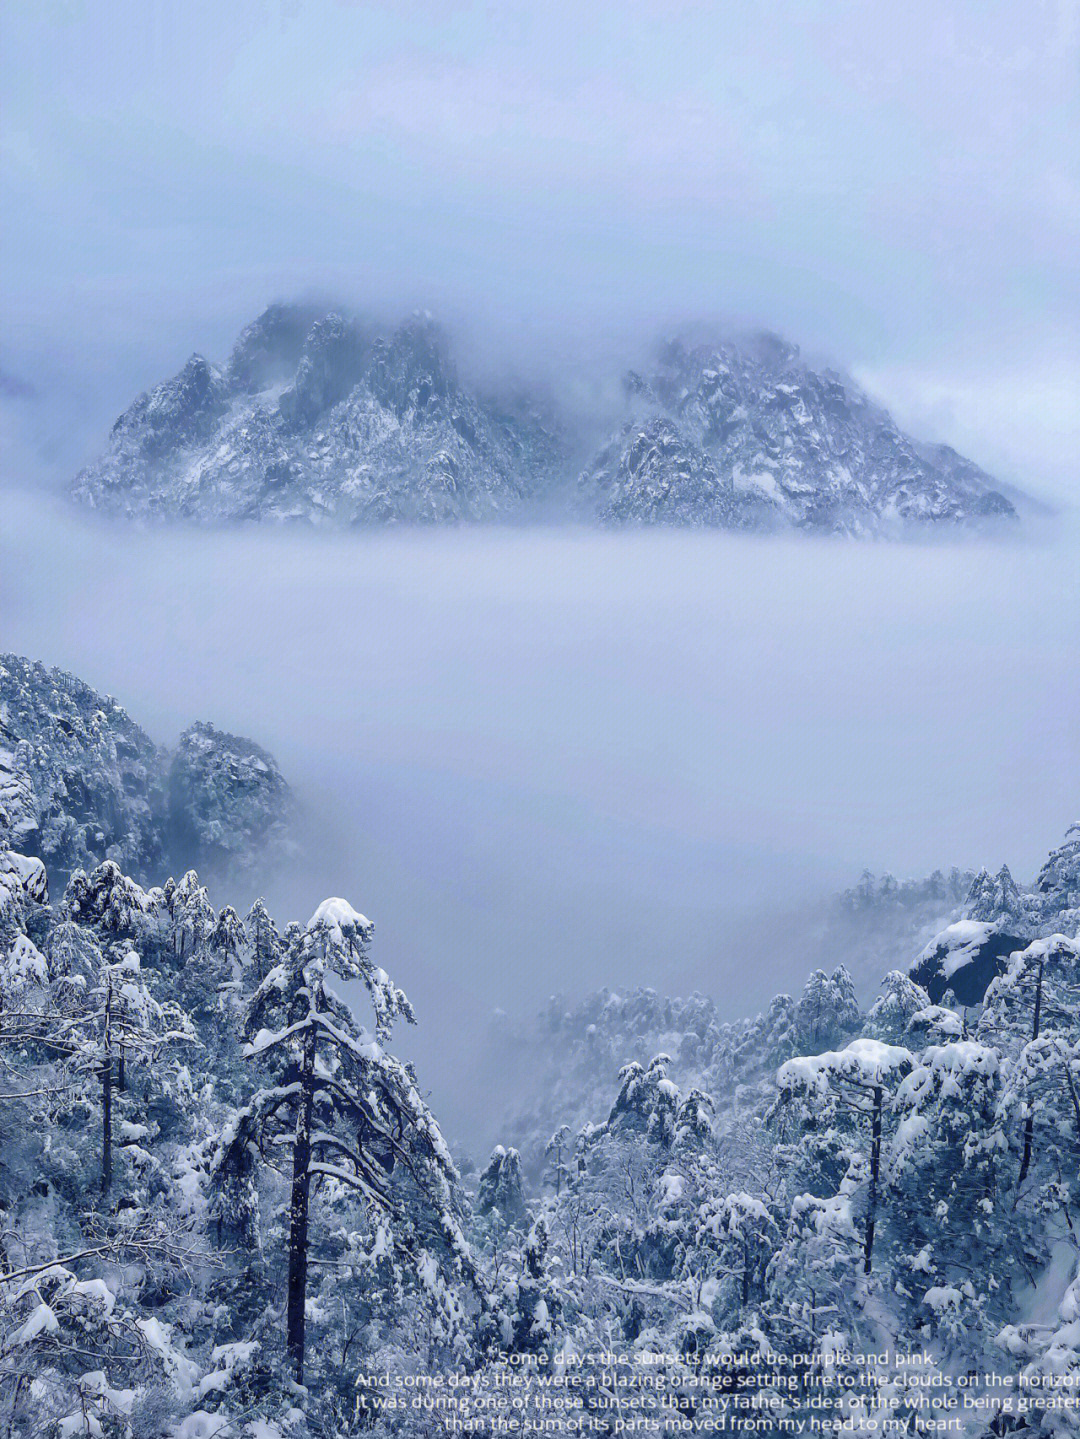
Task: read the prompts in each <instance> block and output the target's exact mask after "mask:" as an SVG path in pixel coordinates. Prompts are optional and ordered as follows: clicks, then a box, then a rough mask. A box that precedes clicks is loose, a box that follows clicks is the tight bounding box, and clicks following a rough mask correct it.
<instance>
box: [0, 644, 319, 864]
mask: <svg viewBox="0 0 1080 1439" xmlns="http://www.w3.org/2000/svg"><path fill="white" fill-rule="evenodd" d="M293 811H294V806H293V801H292V796H291V793H290V791H289V787H288V785H287V784H286V782H285V780H284V779H283V778H282V776H281V774H280V772H279V770H278V767H277V765H276V763H275V762H274V759H273V757H272V756H271V755H269V754H267V753H266V751H265V750H262V749H260V748H259V746H258V745H255V744H253V743H252V742H251V741H250V740H245V739H240V738H238V737H237V736H235V735H229V734H224V733H222V732H220V731H218V730H216V729H214V727H213V726H212V725H209V724H195V725H193V726H192V727H191V728H190V729H188V730H187V731H186V732H185V733H184V735H183V736H182V737H181V740H180V744H179V747H178V749H177V751H176V753H175V755H170V753H169V752H168V751H167V750H165V749H163V748H161V747H159V746H158V745H155V744H154V742H153V740H151V739H150V737H149V736H148V735H147V734H146V733H145V732H144V731H143V730H142V729H140V727H139V726H138V725H137V724H136V723H135V722H134V721H133V720H132V719H131V718H130V717H129V715H128V714H127V713H126V711H125V710H123V709H122V708H121V707H120V705H118V704H117V703H116V701H115V700H113V699H111V698H109V697H108V696H106V695H101V694H98V693H97V691H96V690H93V689H91V687H90V686H89V685H87V684H85V683H84V682H83V681H82V680H80V679H77V678H76V677H75V676H74V675H70V674H67V673H65V672H64V671H63V670H58V669H50V668H48V667H47V666H46V665H43V664H40V663H37V662H33V661H30V660H26V659H22V658H20V657H19V656H17V655H0V843H3V844H6V845H8V846H10V848H11V849H12V850H13V851H15V852H17V853H19V854H21V855H34V856H38V857H40V858H41V859H42V860H43V861H44V862H45V865H46V866H47V868H48V871H49V873H50V875H52V876H53V877H54V880H55V881H57V882H58V887H59V888H62V887H63V884H64V882H65V881H66V879H67V877H68V876H69V875H70V874H71V873H72V871H74V870H76V869H85V870H90V869H93V868H94V867H95V866H97V865H99V864H100V863H102V861H104V860H112V861H114V862H115V863H116V864H118V865H119V866H120V867H121V868H122V869H123V870H124V871H125V872H126V873H129V874H131V875H133V876H134V877H135V878H137V879H140V880H148V881H152V882H157V881H159V880H160V879H161V878H163V877H164V874H165V873H166V872H167V871H169V870H172V871H174V872H175V873H178V874H179V873H183V872H184V871H185V870H187V869H191V868H193V867H197V868H198V869H199V870H200V872H201V873H203V874H204V875H205V876H206V877H207V878H210V879H212V880H214V881H216V882H225V881H228V880H232V879H236V878H237V877H243V876H244V875H246V874H247V873H248V872H249V868H250V866H251V865H252V864H253V863H255V862H256V861H257V862H258V864H259V865H260V867H262V869H263V872H264V873H265V872H266V871H265V867H266V866H267V865H269V866H270V867H271V868H272V867H273V865H274V864H275V863H276V862H278V861H280V860H281V859H282V858H283V857H284V856H285V854H286V853H287V852H288V849H289V841H288V834H289V826H290V822H291V820H292V818H293Z"/></svg>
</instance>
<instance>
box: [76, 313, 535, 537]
mask: <svg viewBox="0 0 1080 1439" xmlns="http://www.w3.org/2000/svg"><path fill="white" fill-rule="evenodd" d="M560 454H561V450H560V441H559V439H558V437H557V434H556V430H555V427H554V424H553V422H552V421H551V419H550V418H549V417H548V416H546V415H545V414H544V413H543V412H542V410H541V407H540V406H539V405H536V404H532V403H530V402H528V401H525V402H522V401H521V399H520V398H514V397H502V398H495V399H493V398H491V397H488V396H484V395H481V394H480V393H479V392H477V391H475V390H474V389H472V388H470V387H468V386H467V385H465V384H464V383H463V382H462V381H461V380H460V379H459V377H458V375H457V371H456V368H455V366H454V364H453V362H452V360H451V357H450V353H449V346H448V343H447V340H446V337H445V335H444V334H443V332H442V331H441V330H440V329H439V327H438V326H437V325H435V323H434V322H433V321H432V320H431V319H430V317H428V316H424V315H416V316H413V317H412V318H411V319H409V320H407V321H406V322H405V323H404V324H402V325H400V326H399V327H398V328H397V329H396V330H394V331H393V333H392V334H390V335H389V336H381V335H379V334H378V333H377V331H376V330H375V328H374V327H373V326H371V325H369V324H366V323H365V322H363V321H360V320H357V319H355V318H353V317H351V316H346V315H342V314H338V313H335V312H331V313H323V314H319V313H318V312H317V311H313V310H312V309H311V308H309V307H301V306H286V305H273V306H271V307H270V309H268V310H267V311H266V312H265V313H264V314H263V315H262V316H260V318H259V319H258V320H256V321H255V322H254V324H252V325H249V326H248V327H247V329H245V330H244V332H243V334H242V335H241V336H240V339H239V340H238V342H237V344H236V347H235V349H234V350H233V353H232V355H231V356H230V358H229V360H228V361H227V363H226V364H225V365H224V366H222V367H220V368H219V367H215V366H212V365H209V364H207V362H206V361H205V360H204V359H202V357H201V356H194V357H192V359H191V360H189V361H188V363H187V364H186V365H185V366H184V368H183V370H181V372H180V374H179V375H177V376H176V377H175V378H174V379H172V380H168V381H166V382H165V383H164V384H162V385H159V386H158V387H157V388H156V389H154V390H152V391H150V392H149V393H148V394H146V395H143V396H141V397H140V398H139V399H138V400H136V401H135V403H134V404H133V405H132V406H131V408H130V409H129V410H127V411H126V412H125V413H124V414H123V415H122V416H121V417H120V419H119V420H117V422H116V424H115V425H114V427H113V430H112V434H111V435H110V439H109V445H108V448H107V451H106V453H105V455H104V456H103V457H102V458H101V459H100V460H99V461H98V462H97V463H96V464H94V465H91V466H90V467H89V468H88V469H86V470H84V471H83V472H82V473H81V474H80V475H79V476H78V478H77V480H76V482H75V486H74V494H75V496H76V498H77V499H79V500H81V501H83V502H84V503H86V504H88V505H91V506H93V507H94V508H96V509H100V510H105V511H108V512H111V513H119V514H125V515H138V516H163V517H171V518H183V519H193V520H200V521H231V520H252V519H272V520H303V521H309V522H312V523H332V524H338V525H349V524H371V523H391V522H398V521H404V522H413V523H423V522H440V521H455V520H483V519H495V518H509V517H511V516H513V515H515V514H516V513H517V512H518V511H519V510H520V509H521V508H522V506H523V504H524V503H525V501H526V500H527V499H528V498H529V497H531V496H532V495H534V494H535V493H536V492H537V491H538V490H539V489H541V488H542V487H543V485H544V484H545V483H546V482H547V481H548V480H549V478H550V476H551V475H552V474H553V473H554V472H555V470H556V468H557V464H558V460H559V456H560Z"/></svg>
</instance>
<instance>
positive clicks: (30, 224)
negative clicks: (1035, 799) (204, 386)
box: [0, 0, 1080, 494]
mask: <svg viewBox="0 0 1080 1439" xmlns="http://www.w3.org/2000/svg"><path fill="white" fill-rule="evenodd" d="M1078 15H1080V11H1078V7H1077V5H1076V4H1075V3H1072V0H1060V3H1059V0H1029V3H1027V4H1024V5H1020V4H1017V3H1016V0H967V3H965V0H904V3H902V4H899V5H880V4H868V3H866V0H827V3H813V0H723V3H719V0H708V3H702V4H696V3H676V0H663V3H645V0H618V3H608V0H587V3H585V4H582V3H580V0H578V3H574V4H570V3H567V0H543V3H540V0H532V3H518V0H499V3H491V0H489V3H487V4H453V3H446V4H439V3H434V0H428V3H412V4H410V3H407V0H392V3H387V4H384V5H379V4H377V3H372V0H365V3H362V4H359V3H357V4H351V3H333V0H316V3H303V0H292V3H288V0H279V3H274V4H269V3H265V0H230V3H228V4H221V3H220V0H216V3H213V4H210V3H205V0H185V3H184V4H182V5H176V4H161V3H152V0H132V3H126V0H96V3H92V4H86V3H79V0H32V3H30V0H9V4H8V5H7V6H6V7H5V18H4V21H3V25H4V35H3V72H4V73H3V76H2V83H3V92H4V95H5V103H4V111H5V115H4V120H5V124H4V165H3V170H4V179H3V193H2V194H0V200H2V201H3V210H4V214H5V217H6V218H5V221H4V227H5V233H4V238H3V246H4V251H3V266H2V269H3V275H2V284H3V290H2V297H0V298H2V305H3V311H4V320H5V324H4V331H5V337H6V338H5V340H4V342H3V347H2V350H0V362H2V368H3V372H4V374H5V376H7V377H8V379H7V382H6V384H5V390H6V397H5V400H4V406H5V409H6V410H7V411H8V412H9V417H8V440H9V443H8V461H9V465H10V464H11V463H18V464H23V463H29V461H28V460H27V451H26V449H25V447H23V448H20V444H18V443H14V442H12V440H11V433H12V430H13V428H14V429H17V430H18V431H19V434H20V436H22V435H24V432H25V433H30V432H32V433H33V436H34V437H35V439H37V440H41V439H42V438H43V437H44V438H45V439H46V440H47V441H48V444H49V446H50V448H49V451H48V458H49V459H50V462H51V463H52V465H53V467H54V469H55V468H56V467H57V466H60V467H62V466H64V465H69V464H71V463H74V462H75V461H76V460H79V459H81V458H84V457H85V456H84V454H83V451H85V449H86V447H87V446H91V447H93V446H95V445H96V444H98V443H99V442H100V438H101V436H102V435H103V433H104V431H105V429H106V427H107V425H108V424H109V423H110V422H111V420H112V418H113V417H114V415H115V413H116V412H117V411H118V410H119V409H120V408H121V407H122V406H123V405H124V404H126V403H127V402H128V400H129V399H130V398H131V397H132V396H133V394H134V393H135V392H136V391H137V390H138V389H140V388H142V387H144V386H146V385H147V384H149V383H152V382H154V381H156V380H158V379H160V378H162V377H163V376H164V375H165V374H167V373H170V372H171V371H173V370H175V369H176V368H177V367H178V366H179V364H181V363H182V362H183V360H184V359H185V358H186V356H187V355H188V354H189V353H190V352H191V351H192V350H195V349H198V350H201V351H204V352H206V353H208V354H209V355H211V357H217V356H220V355H222V354H223V353H224V352H225V351H226V350H227V348H228V345H229V344H230V342H231V340H232V338H233V336H234V334H235V332H236V331H237V330H238V329H239V327H240V326H241V325H242V324H243V323H244V322H245V321H246V320H247V319H249V318H251V317H252V315H253V314H254V313H255V312H256V311H257V310H258V308H259V307H260V306H261V305H263V304H264V303H266V302H267V301H268V300H270V299H273V298H275V297H280V296H288V295H290V294H296V293H299V292H303V291H305V290H308V289H311V288H312V287H316V288H319V289H321V290H324V291H329V292H332V293H335V294H336V293H340V294H341V295H342V296H344V297H346V298H348V299H351V300H355V301H360V302H365V301H368V302H374V303H376V304H382V305H385V304H396V303H399V302H401V303H405V302H422V303H426V304H427V305H429V306H430V307H432V308H435V309H437V310H440V311H443V312H446V313H449V314H451V315H458V314H465V315H466V316H469V317H471V318H472V320H473V322H474V324H475V325H477V326H478V327H480V328H481V329H488V330H490V331H491V332H493V333H495V334H496V336H497V337H499V338H505V337H512V338H513V339H514V341H515V342H516V343H519V344H521V345H523V347H524V348H526V349H528V348H529V347H530V346H533V347H535V348H537V349H542V350H543V351H544V352H545V353H548V354H550V353H551V352H552V351H553V348H557V347H558V345H559V344H560V343H563V344H565V347H566V348H567V350H568V351H571V352H574V351H577V352H580V344H581V339H582V337H583V336H584V338H585V339H587V340H591V341H594V342H595V343H596V344H597V345H598V346H600V347H607V346H609V345H610V343H611V341H612V338H613V337H614V336H617V335H619V334H621V333H623V332H626V331H632V330H633V329H634V327H635V326H641V325H644V323H645V322H648V323H652V322H654V321H657V322H659V321H660V320H661V319H664V320H666V319H668V318H669V317H675V316H678V315H687V314H693V313H701V314H715V313H720V314H724V315H728V316H733V317H735V318H738V319H741V320H749V321H752V322H754V323H759V324H763V325H767V326H770V327H773V328H776V329H779V330H781V331H783V332H785V333H786V334H788V335H789V336H790V337H791V338H793V339H795V340H797V341H799V342H800V343H802V344H803V345H804V347H808V348H810V349H816V350H822V351H824V352H827V353H828V354H829V355H830V356H831V357H832V358H834V359H835V360H837V361H839V362H841V363H843V364H845V365H847V366H849V367H850V368H852V369H853V370H854V371H855V372H856V374H857V375H859V376H860V377H861V378H862V379H863V380H864V382H866V383H867V384H869V385H870V386H871V387H872V388H873V389H875V390H876V391H877V392H878V393H879V394H881V395H882V396H883V397H884V398H885V399H886V400H887V401H888V402H890V403H891V404H892V405H893V408H894V410H895V411H896V413H897V414H898V417H899V418H901V419H902V420H904V421H906V422H907V423H909V424H912V425H914V426H915V427H916V428H917V429H920V430H922V431H923V432H925V433H928V434H932V435H933V436H934V437H937V438H942V439H948V440H951V441H952V442H954V443H956V444H957V445H958V446H959V447H960V448H963V449H964V450H966V451H967V452H968V453H970V454H972V455H973V456H974V457H975V458H976V459H978V460H980V461H982V462H983V463H984V464H987V465H988V466H990V467H992V468H994V469H995V470H996V471H997V472H998V473H999V474H1000V475H1001V476H1002V477H1003V478H1006V479H1012V480H1014V481H1020V482H1024V481H1027V482H1028V483H1029V484H1034V485H1036V486H1042V487H1044V488H1048V489H1050V490H1053V491H1055V492H1057V493H1059V494H1068V493H1069V491H1070V489H1071V488H1073V487H1075V486H1076V483H1077V482H1076V480H1075V479H1074V473H1073V464H1074V460H1075V455H1076V451H1077V430H1078V421H1077V400H1076V394H1077V385H1078V382H1080V359H1078V338H1077V337H1078V332H1080V325H1078V312H1080V306H1078V295H1077V288H1078V287H1077V274H1078V267H1077V265H1076V252H1077V245H1078V243H1080V225H1078V216H1080V200H1078V176H1077V170H1078V164H1077V151H1078V144H1077V135H1078V133H1080V113H1078V110H1080V107H1078V82H1077V63H1078V54H1080V49H1078V34H1080V20H1078ZM567 336H570V337H571V342H567V340H566V337H567ZM12 377H13V378H12ZM25 386H33V387H34V388H35V389H36V391H37V399H36V400H35V399H34V398H32V397H31V396H29V395H27V394H24V393H19V391H20V390H21V389H22V388H23V387H25ZM11 412H14V418H12V415H11Z"/></svg>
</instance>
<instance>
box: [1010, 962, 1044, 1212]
mask: <svg viewBox="0 0 1080 1439" xmlns="http://www.w3.org/2000/svg"><path fill="white" fill-rule="evenodd" d="M1042 992H1043V961H1042V960H1040V961H1039V977H1038V979H1037V980H1036V981H1035V1016H1034V1018H1033V1020H1032V1023H1031V1038H1032V1040H1033V1041H1034V1040H1036V1039H1038V1037H1039V1020H1040V1018H1041V1016H1042ZM1034 1133H1035V1115H1034V1113H1033V1112H1032V1110H1031V1107H1030V1105H1029V1106H1028V1117H1027V1118H1026V1119H1025V1120H1024V1152H1023V1155H1022V1156H1021V1158H1020V1177H1019V1178H1018V1179H1017V1181H1016V1183H1017V1186H1019V1185H1021V1184H1023V1182H1024V1180H1025V1179H1026V1178H1027V1176H1028V1170H1029V1169H1030V1168H1031V1141H1032V1138H1033V1136H1034Z"/></svg>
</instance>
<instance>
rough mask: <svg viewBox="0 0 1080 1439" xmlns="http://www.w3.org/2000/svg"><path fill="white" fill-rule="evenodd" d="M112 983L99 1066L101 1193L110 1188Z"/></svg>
mask: <svg viewBox="0 0 1080 1439" xmlns="http://www.w3.org/2000/svg"><path fill="white" fill-rule="evenodd" d="M111 1030H112V981H111V980H110V981H109V983H108V987H107V988H106V990H105V1034H104V1041H105V1043H104V1049H105V1058H104V1059H103V1061H102V1065H101V1192H102V1194H108V1192H109V1190H110V1189H111V1188H112V1077H113V1076H112V1050H111V1048H110V1046H111V1044H112V1033H111Z"/></svg>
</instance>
